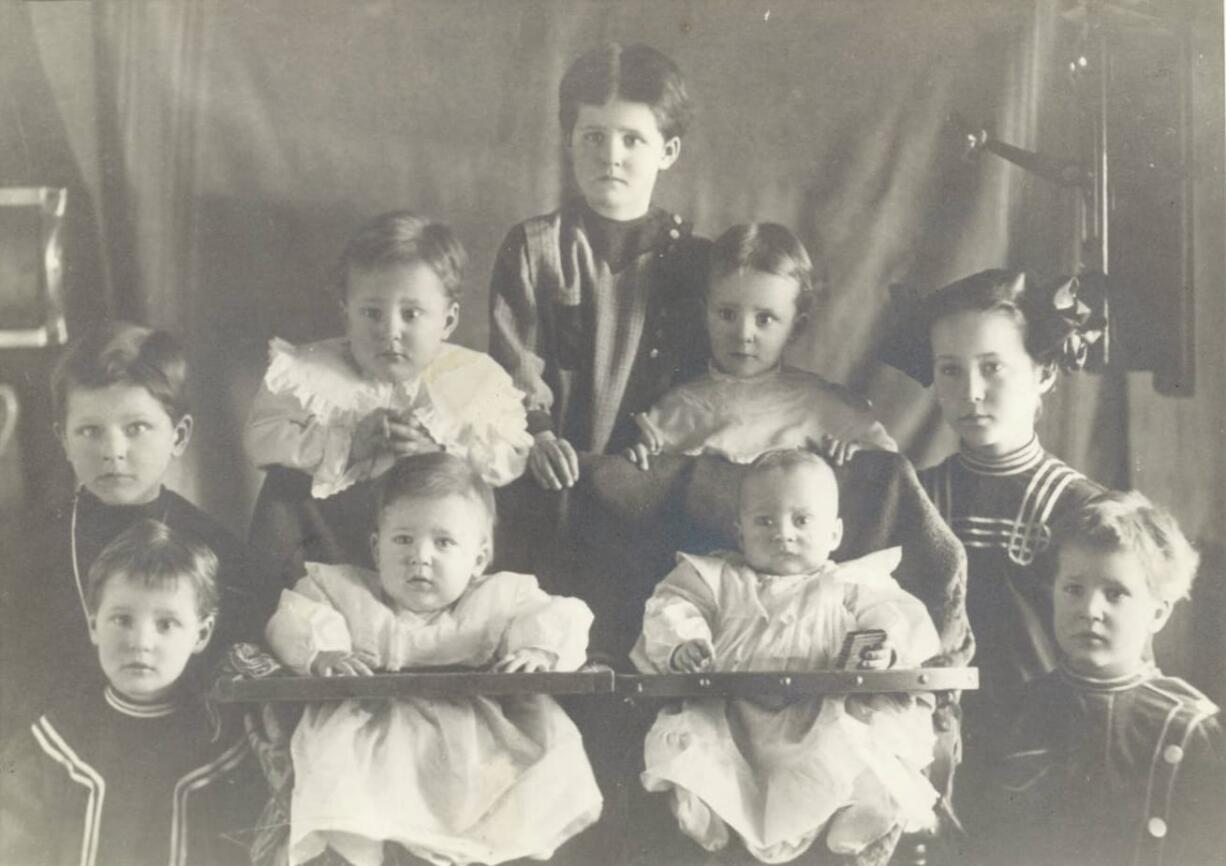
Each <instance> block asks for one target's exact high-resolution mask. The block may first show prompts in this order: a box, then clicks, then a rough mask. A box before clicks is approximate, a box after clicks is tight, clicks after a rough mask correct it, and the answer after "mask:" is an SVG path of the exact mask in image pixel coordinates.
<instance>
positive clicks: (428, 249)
mask: <svg viewBox="0 0 1226 866" xmlns="http://www.w3.org/2000/svg"><path fill="white" fill-rule="evenodd" d="M417 262H421V263H423V264H425V265H427V266H428V267H429V268H430V269H431V270H432V271H434V273H435V274H437V275H438V278H439V280H440V281H442V283H443V288H444V289H445V290H446V292H447V298H448V300H450V301H452V302H454V303H459V302H460V295H461V294H462V290H463V283H464V269H465V268H466V267H467V266H468V254H467V253H465V252H464V246H463V245H462V244H461V243H460V241H459V240H458V239H457V238H456V236H455V233H454V232H452V231H451V229H450V228H449V227H448V226H447V225H446V224H444V223H441V222H436V221H434V220H431V219H430V218H428V217H424V216H419V215H418V214H415V213H413V212H411V211H407V210H397V211H389V212H388V213H385V214H380V215H379V216H377V217H375V218H374V219H372V220H370V221H368V222H366V223H364V224H363V225H362V226H361V227H360V228H359V229H358V230H357V232H355V233H354V235H353V237H351V238H350V239H349V242H348V243H347V244H345V249H344V250H343V251H342V252H341V257H340V261H339V262H337V266H336V273H335V274H334V275H333V288H334V290H335V291H336V294H337V297H338V298H340V300H342V301H344V300H345V299H346V298H347V297H348V295H349V273H350V271H355V270H356V271H374V270H382V269H384V268H391V267H395V266H397V265H411V264H415V263H417Z"/></svg>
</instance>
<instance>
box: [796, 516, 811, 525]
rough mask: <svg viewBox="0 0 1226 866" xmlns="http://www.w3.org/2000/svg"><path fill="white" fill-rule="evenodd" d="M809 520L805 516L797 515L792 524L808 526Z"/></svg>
mask: <svg viewBox="0 0 1226 866" xmlns="http://www.w3.org/2000/svg"><path fill="white" fill-rule="evenodd" d="M810 519H811V518H810V517H809V515H807V514H798V515H796V517H795V519H794V520H793V521H792V522H793V523H795V524H796V525H797V526H808V525H809V521H810Z"/></svg>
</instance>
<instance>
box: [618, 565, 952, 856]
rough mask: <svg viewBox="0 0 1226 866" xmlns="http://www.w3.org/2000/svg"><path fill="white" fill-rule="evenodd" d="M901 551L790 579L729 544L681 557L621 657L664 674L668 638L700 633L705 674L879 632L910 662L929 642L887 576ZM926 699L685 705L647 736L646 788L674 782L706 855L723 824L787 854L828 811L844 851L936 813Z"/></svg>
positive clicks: (804, 663)
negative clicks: (758, 567) (766, 571)
mask: <svg viewBox="0 0 1226 866" xmlns="http://www.w3.org/2000/svg"><path fill="white" fill-rule="evenodd" d="M900 554H901V552H900V549H899V548H890V549H888V550H883V551H878V552H877V553H873V554H869V555H868V556H865V557H862V558H860V559H857V560H852V561H850V562H846V563H842V564H835V563H827V564H826V565H825V566H824V567H822V568H821V569H819V570H818V571H816V572H813V573H809V574H800V575H759V574H758V573H756V572H755V571H754V570H753V569H752V568H750V567H749V566H748V565H747V564H746V562H745V560H744V558H743V556H742V555H741V554H739V553H719V554H716V555H713V556H692V555H689V554H678V557H677V558H678V565H677V567H676V568H675V569H674V570H673V571H672V572H671V573H670V574H669V575H668V577H666V578H665V579H664V580H663V581H662V582H661V583H660V584H659V586H657V587H656V590H655V593H654V595H653V596H652V598H651V599H650V600H649V601H648V602H647V609H646V614H645V617H644V621H643V634H642V636H641V637H640V639H639V642H638V644H637V645H636V646H635V649H634V652H633V653H632V656H631V658H632V660H633V661H634V662H635V664H636V666H637V667H638V668H639V669H640V670H642V671H643V672H645V673H666V672H672V671H673V669H672V668H671V667H670V665H669V662H670V660H671V658H672V653H673V651H674V650H675V649H676V647H677V646H678V645H680V644H681V643H682V642H684V641H687V640H701V641H705V642H706V643H707V644H708V645H709V647H710V648H711V650H712V657H713V660H714V661H713V665H712V669H713V670H716V671H814V670H827V669H831V668H834V667H835V664H836V659H837V657H838V654H839V651H840V649H841V647H842V642H843V637H844V636H845V635H846V634H847V633H848V632H849V631H853V630H858V629H869V628H882V629H885V630H886V632H887V633H888V634H889V636H890V640H891V641H892V643H893V646H894V648H895V650H896V652H897V654H898V657H897V660H896V662H895V665H894V666H895V667H901V668H906V667H917V666H919V665H920V664H921V663H922V662H923V661H925V660H926V659H928V658H930V657H932V656H934V655H936V654H937V653H938V652H939V651H940V641H939V638H938V636H937V632H936V629H935V627H934V626H933V624H932V620H931V618H930V617H929V616H928V612H927V610H926V609H925V608H924V605H923V603H922V602H920V601H919V600H918V599H916V598H915V597H914V596H912V595H910V594H909V593H907V592H905V591H904V590H903V589H902V588H901V587H900V586H899V585H898V583H897V582H896V581H895V580H894V579H893V578H892V577H890V572H892V571H893V569H894V568H896V567H897V565H898V563H899V561H900ZM927 698H928V696H926V695H925V696H922V697H921V698H920V699H918V700H917V699H911V698H907V697H905V696H892V695H891V696H886V695H882V696H871V697H864V698H850V699H848V700H847V701H845V700H844V696H830V697H827V698H825V699H823V698H820V697H818V698H810V699H801V700H797V701H795V702H792V703H785V702H783V701H774V702H772V701H766V700H762V701H749V700H740V699H738V700H722V699H716V698H713V699H696V700H686V701H685V702H684V704H682V705H679V706H675V707H671V708H666V709H664V710H662V711H661V712H660V714H659V716H658V717H657V719H656V722H655V724H654V725H653V726H652V728H651V731H650V732H649V733H648V735H647V742H646V746H645V750H644V759H645V764H646V769H645V770H644V772H643V774H642V781H643V785H644V786H645V787H646V788H647V789H648V790H650V791H671V792H672V794H671V796H672V806H673V810H674V814H676V815H677V818H678V821H679V823H680V824H681V827H682V830H683V831H685V832H686V833H687V834H688V835H690V836H691V837H692V838H694V839H695V841H697V842H698V843H699V844H701V845H703V846H704V847H706V848H708V849H710V850H715V849H718V848H721V847H723V845H724V844H726V842H727V829H726V827H729V826H730V827H731V828H732V829H733V830H735V831H736V832H737V833H738V834H739V835H740V836H741V838H742V839H743V841H744V843H745V846H746V848H747V849H748V850H749V851H750V853H752V854H753V855H754V856H755V857H756V858H758V859H759V860H762V861H764V862H768V863H779V862H784V861H786V860H791V859H793V858H794V857H797V856H799V855H800V854H801V853H803V852H804V851H805V850H806V849H807V848H808V847H809V846H810V845H811V844H812V843H813V840H814V839H815V838H816V837H817V836H818V835H819V834H820V833H821V832H822V830H823V829H826V825H827V823H828V822H829V824H830V826H829V832H828V834H827V840H826V841H827V844H828V845H829V846H830V848H831V850H834V851H836V852H837V853H849V854H855V853H858V852H859V851H860V850H862V849H863V848H865V847H866V846H867V845H869V844H870V843H872V842H873V841H874V840H876V839H878V838H880V837H882V836H883V835H885V834H886V833H888V832H889V831H890V830H892V829H893V827H894V826H895V825H902V826H903V828H904V829H905V830H918V829H921V828H922V827H926V826H928V825H929V824H930V823H931V821H932V809H933V805H934V803H935V801H936V799H937V792H936V791H935V789H933V787H932V785H931V784H930V783H929V782H928V780H927V778H926V777H925V776H924V775H923V772H922V771H923V769H924V768H925V767H926V766H927V765H928V764H929V763H931V761H932V749H933V744H934V741H935V737H934V733H933V727H932V704H931V702H930V701H928V700H927ZM848 702H850V706H851V708H852V711H853V712H854V713H855V715H853V714H852V712H849V703H848ZM844 807H852V808H844ZM840 810H841V811H840ZM711 813H714V818H713V816H712V814H711ZM832 819H833V820H832Z"/></svg>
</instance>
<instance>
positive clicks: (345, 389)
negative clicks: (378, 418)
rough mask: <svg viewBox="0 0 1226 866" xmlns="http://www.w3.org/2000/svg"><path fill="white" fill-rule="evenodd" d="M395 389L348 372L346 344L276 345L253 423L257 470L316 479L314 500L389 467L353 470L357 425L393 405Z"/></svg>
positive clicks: (385, 462) (251, 446)
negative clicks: (263, 468)
mask: <svg viewBox="0 0 1226 866" xmlns="http://www.w3.org/2000/svg"><path fill="white" fill-rule="evenodd" d="M393 391H394V389H393V387H392V386H390V385H382V386H376V385H374V384H372V383H369V382H366V381H365V380H363V379H362V378H361V376H360V375H358V374H357V373H356V372H355V371H353V370H352V369H350V368H349V367H348V364H347V362H346V361H345V358H344V341H343V340H336V339H333V340H324V341H322V342H319V343H312V344H310V345H307V346H302V347H296V346H294V345H292V344H290V343H288V342H286V341H285V340H281V339H273V340H272V341H271V342H270V343H269V347H268V372H267V373H265V375H264V381H263V383H262V385H261V386H260V390H259V392H258V393H257V394H256V398H255V401H254V403H253V404H252V407H251V412H250V414H249V416H248V419H247V428H246V431H245V434H244V442H245V444H246V448H247V453H248V454H249V455H250V456H251V459H252V460H253V461H254V462H255V463H256V465H257V466H270V465H277V466H288V467H289V468H291V469H300V470H302V471H303V472H306V473H308V474H310V476H311V479H312V483H311V495H312V496H315V497H316V498H321V499H322V498H325V497H328V496H333V495H335V494H337V493H339V492H341V491H342V490H344V489H345V488H347V487H350V486H352V485H353V484H355V483H357V482H358V481H364V480H366V479H369V478H374V477H375V476H377V475H379V474H381V473H382V472H385V471H386V470H387V469H388V468H390V466H391V464H392V459H391V457H390V455H387V456H384V457H381V458H375V459H373V460H369V461H363V462H362V463H360V464H357V465H355V466H350V465H349V451H350V449H351V447H352V444H353V434H354V431H355V430H356V429H357V425H358V422H359V421H361V420H362V419H363V418H364V417H366V415H368V414H369V413H371V412H373V411H375V410H376V409H378V408H379V407H380V406H381V405H386V404H387V403H389V402H390V400H391V399H392V398H393Z"/></svg>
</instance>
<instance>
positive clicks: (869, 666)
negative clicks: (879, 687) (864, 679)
mask: <svg viewBox="0 0 1226 866" xmlns="http://www.w3.org/2000/svg"><path fill="white" fill-rule="evenodd" d="M897 657H898V655H897V653H895V652H894V645H893V644H891V643H890V639H889V638H888V637H887V638H886V639H885V640H883V641H882V642H881V643H879V644H877V645H876V646H871V647H865V648H864V649H862V650H861V651H860V661H859V662H858V663H857V664H856V667H857V668H859V669H860V670H862V671H884V670H888V669H889V668H892V667H894V661H895V660H896V659H897Z"/></svg>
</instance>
